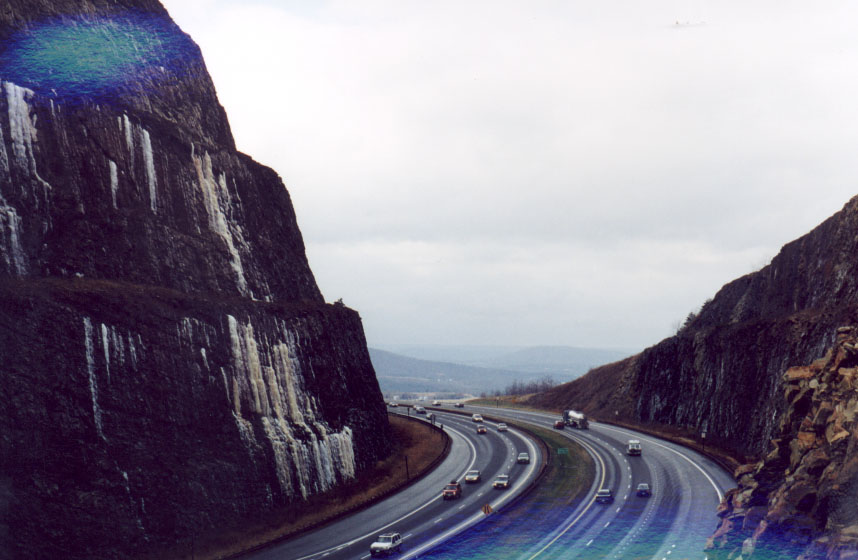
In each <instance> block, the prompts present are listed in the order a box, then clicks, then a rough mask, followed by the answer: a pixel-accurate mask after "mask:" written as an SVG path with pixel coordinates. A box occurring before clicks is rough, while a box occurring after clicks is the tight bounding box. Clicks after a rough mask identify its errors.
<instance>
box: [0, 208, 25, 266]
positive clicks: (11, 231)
mask: <svg viewBox="0 0 858 560" xmlns="http://www.w3.org/2000/svg"><path fill="white" fill-rule="evenodd" d="M0 250H2V253H3V261H4V262H5V263H6V270H7V271H8V273H9V274H10V275H18V276H23V275H25V274H27V254H26V253H25V252H24V249H23V248H22V247H21V217H20V216H18V212H17V211H16V210H15V208H13V207H12V206H9V205H7V204H6V201H5V200H4V199H3V197H2V196H0Z"/></svg>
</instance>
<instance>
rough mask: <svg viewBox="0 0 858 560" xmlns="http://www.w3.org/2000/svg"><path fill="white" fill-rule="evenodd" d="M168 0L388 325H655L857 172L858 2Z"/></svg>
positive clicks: (355, 286) (766, 255)
mask: <svg viewBox="0 0 858 560" xmlns="http://www.w3.org/2000/svg"><path fill="white" fill-rule="evenodd" d="M165 4H166V6H167V7H168V9H169V10H170V11H171V13H172V14H173V15H174V17H175V18H176V19H177V21H178V22H179V24H180V25H182V27H183V28H184V29H185V30H186V31H188V32H189V33H191V35H192V36H193V37H194V38H195V40H197V42H198V43H200V45H201V47H202V49H203V53H204V55H205V57H206V61H207V63H208V65H209V69H210V71H211V73H212V75H213V78H214V80H215V83H216V86H217V88H218V92H219V95H220V98H221V101H222V103H223V104H224V105H225V107H226V109H227V112H228V114H229V116H230V121H231V123H232V126H233V130H234V132H235V134H236V138H237V142H238V144H239V147H240V149H242V150H243V151H246V152H247V153H249V154H251V155H252V156H253V157H255V158H256V159H258V160H260V161H262V162H263V163H265V164H267V165H270V166H272V167H273V168H274V169H276V170H277V171H278V172H279V173H280V174H281V175H282V176H283V177H284V178H285V180H286V183H287V186H288V187H289V189H290V193H291V195H292V198H293V201H294V202H295V206H296V210H297V213H298V218H299V225H300V226H301V229H302V231H303V233H304V236H305V242H306V244H307V248H308V255H309V258H310V263H311V266H312V267H313V270H314V272H315V274H316V277H317V280H318V281H319V284H320V286H321V288H322V290H323V292H324V293H325V294H326V295H327V297H328V298H329V299H336V298H338V297H343V298H344V299H345V301H346V303H347V304H349V305H351V306H353V307H355V308H356V309H358V310H359V311H360V312H361V315H362V316H363V318H364V324H365V327H366V329H367V333H368V337H369V340H370V343H373V342H376V343H379V344H380V343H405V342H426V343H457V342H461V343H467V344H491V343H498V344H573V345H580V346H585V345H586V346H603V347H611V346H613V347H635V346H639V347H642V346H644V345H647V344H651V343H654V342H656V341H657V340H659V339H660V338H661V337H663V336H666V335H668V334H670V328H671V325H672V324H673V323H675V322H676V321H679V320H681V319H682V318H684V316H685V315H686V314H687V313H688V311H691V310H692V309H695V308H696V307H699V305H700V304H701V303H702V302H703V300H705V299H706V298H707V297H710V296H711V295H713V294H714V292H715V291H716V290H717V289H718V288H719V287H720V286H721V285H722V284H723V283H725V282H727V281H729V280H731V279H733V278H735V277H737V276H739V275H742V274H745V273H747V272H750V271H751V270H753V269H754V268H758V267H759V266H761V265H763V264H765V262H767V260H768V259H770V258H771V257H772V256H774V254H775V253H776V252H777V251H778V249H779V248H780V246H781V245H783V244H784V243H786V242H788V241H790V240H792V239H794V238H795V237H798V236H799V235H802V234H804V233H806V232H807V231H809V230H810V229H811V228H812V227H814V226H815V225H816V224H817V223H819V222H821V221H822V220H823V219H825V218H826V217H828V216H829V215H830V214H832V213H833V212H835V211H836V210H838V209H839V208H840V207H841V206H842V205H843V204H844V203H845V202H846V200H848V198H850V197H851V196H852V194H853V193H854V191H855V188H854V185H855V184H856V178H858V164H856V159H855V158H854V156H853V155H852V153H851V151H852V147H853V146H854V145H856V142H855V141H856V135H858V126H856V120H858V119H856V117H858V109H856V107H858V106H856V104H855V103H854V99H856V98H858V66H856V65H855V64H854V61H855V60H856V55H858V39H856V38H855V37H854V33H853V32H852V30H851V29H850V28H849V25H850V22H852V21H854V20H855V16H856V15H858V14H856V12H858V8H853V7H852V6H851V5H850V4H849V3H847V2H836V3H828V4H826V5H825V6H818V5H814V6H813V7H812V9H811V8H805V4H802V3H797V2H792V3H790V2H787V3H783V2H777V3H775V2H763V3H754V5H753V6H748V5H747V4H746V3H739V2H726V3H723V2H722V3H717V4H716V3H710V2H704V1H699V2H682V3H678V2H670V1H667V0H664V1H658V2H650V3H639V2H601V3H595V4H594V3H589V2H540V3H538V6H534V5H533V3H524V2H468V3H461V2H432V3H425V2H407V1H396V2H392V1H391V2H382V1H378V2H361V3H359V4H358V3H354V2H345V1H341V2H325V3H318V4H314V5H313V7H312V8H309V9H308V8H307V7H306V3H299V2H285V3H283V2H273V1H268V2H264V1H256V2H247V1H242V2H238V1H237V0H235V1H228V0H193V1H192V2H190V3H189V2H186V1H185V0H181V1H180V0H167V1H166V2H165ZM302 4H303V5H302ZM677 22H679V25H677ZM224 37H229V38H230V40H229V41H224V40H223V39H224Z"/></svg>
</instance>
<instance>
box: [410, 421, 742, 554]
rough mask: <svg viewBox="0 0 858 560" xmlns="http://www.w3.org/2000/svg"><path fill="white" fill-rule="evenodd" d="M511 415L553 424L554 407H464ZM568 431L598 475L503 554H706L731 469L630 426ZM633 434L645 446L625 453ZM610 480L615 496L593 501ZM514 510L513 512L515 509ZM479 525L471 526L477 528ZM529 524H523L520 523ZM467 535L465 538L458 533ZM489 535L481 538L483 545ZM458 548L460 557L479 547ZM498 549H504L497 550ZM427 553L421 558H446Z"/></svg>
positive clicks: (483, 548) (592, 426) (487, 545)
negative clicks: (646, 491)
mask: <svg viewBox="0 0 858 560" xmlns="http://www.w3.org/2000/svg"><path fill="white" fill-rule="evenodd" d="M466 410H467V411H469V412H480V413H482V414H485V415H491V416H493V417H501V418H508V419H510V420H511V421H516V422H522V423H524V422H527V423H531V424H533V425H537V426H541V427H545V428H550V427H551V426H552V425H553V422H554V420H556V419H557V418H558V416H556V415H552V414H547V413H536V412H523V411H515V410H509V409H496V408H491V407H473V406H468V407H467V408H466ZM561 433H563V434H564V436H565V437H568V438H570V439H572V440H574V441H577V442H578V443H580V444H581V445H582V446H584V448H585V449H586V450H587V451H588V453H590V455H591V456H592V457H593V459H594V461H595V463H596V480H595V481H594V482H593V484H592V485H591V488H590V492H589V493H588V495H587V497H586V498H585V499H584V500H582V501H581V502H579V503H578V504H575V505H573V506H572V507H571V508H559V507H558V508H557V512H556V516H554V517H553V518H552V520H551V521H550V522H548V523H546V522H545V521H543V522H542V523H541V525H540V529H541V530H542V531H541V535H540V536H539V537H537V538H534V537H532V535H533V532H532V530H531V529H528V534H529V535H531V540H532V541H533V542H532V543H530V545H529V546H528V547H526V548H525V550H524V551H523V552H522V551H520V552H517V553H516V554H515V555H510V554H509V551H506V553H505V554H503V555H502V556H495V557H498V558H500V557H503V558H518V559H520V560H536V559H540V560H553V559H564V560H566V559H575V558H581V559H595V558H600V559H601V558H616V559H650V558H651V559H654V560H661V559H666V560H667V559H676V558H683V559H684V558H693V559H705V558H706V555H705V554H704V552H703V547H704V546H705V543H706V538H707V537H708V536H709V535H711V534H712V532H713V531H714V529H715V527H716V525H717V521H718V520H717V518H716V516H715V509H716V507H717V505H718V503H719V501H720V499H721V496H722V495H723V493H724V492H725V491H726V489H728V488H731V487H733V486H735V482H734V481H733V479H732V477H731V476H730V474H729V473H727V472H726V471H724V470H723V469H722V468H721V467H720V466H718V465H717V464H715V463H714V462H712V461H711V460H709V459H708V458H706V457H704V456H702V455H700V454H699V453H696V452H694V451H692V450H689V449H687V448H684V447H682V446H679V445H676V444H673V443H670V442H667V441H664V440H661V439H658V438H655V437H652V436H648V435H645V434H641V433H638V432H634V431H632V430H628V429H625V428H617V427H614V426H610V425H606V424H595V423H591V424H590V429H589V430H574V429H571V428H566V429H565V430H564V431H563V432H561ZM629 439H639V440H640V441H641V443H642V447H643V453H642V455H641V456H639V457H633V456H628V455H626V446H627V442H628V440H629ZM641 482H646V483H648V484H649V485H650V486H651V487H652V489H653V495H652V496H651V497H649V498H641V497H638V496H636V494H635V491H634V490H635V488H636V487H637V485H638V483H641ZM600 487H601V488H610V489H611V490H613V492H614V496H615V499H614V503H612V504H610V505H605V504H597V503H595V502H594V496H595V492H596V490H598V489H599V488H600ZM515 514H516V511H511V512H509V513H508V515H515ZM478 530H479V527H477V528H475V529H472V531H478ZM523 531H524V529H523ZM461 540H462V541H463V542H465V541H467V539H465V538H463V539H461ZM490 546H491V543H482V544H481V550H480V551H479V552H481V553H485V552H488V551H489V549H490ZM477 552H478V551H476V550H473V551H469V550H462V549H460V550H456V557H458V558H467V557H469V556H472V555H479V554H477ZM497 552H498V553H500V552H502V551H497ZM447 557H448V555H444V554H440V553H439V554H435V555H433V554H431V553H430V554H429V555H425V556H423V558H439V559H440V558H447Z"/></svg>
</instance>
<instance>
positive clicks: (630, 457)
mask: <svg viewBox="0 0 858 560" xmlns="http://www.w3.org/2000/svg"><path fill="white" fill-rule="evenodd" d="M389 411H390V412H391V413H403V414H405V413H407V414H411V413H415V412H416V413H415V414H413V415H414V416H416V417H418V418H422V419H425V421H430V422H435V423H436V424H439V425H443V427H444V430H445V431H446V432H447V434H448V435H449V436H450V438H451V448H450V453H449V455H448V456H447V458H446V459H445V460H444V461H443V462H442V463H441V465H440V466H439V467H437V468H436V469H435V470H434V471H432V472H431V473H429V474H428V475H426V476H425V477H424V478H422V479H421V480H419V481H418V482H416V483H414V484H413V485H411V486H409V487H407V488H406V489H405V490H403V491H401V492H399V493H397V494H395V495H393V496H391V497H389V498H387V499H384V500H382V501H381V502H379V503H376V504H375V505H373V506H371V507H369V508H367V509H365V510H363V511H360V512H358V513H356V514H354V515H351V516H348V517H347V518H344V519H341V520H339V521H336V522H334V523H331V524H329V525H326V526H324V527H322V528H320V529H317V530H315V531H312V532H309V533H306V534H304V535H302V536H299V537H297V538H294V539H291V540H289V541H287V542H284V543H282V544H279V545H275V546H272V547H270V548H267V549H265V550H262V551H258V552H255V553H252V554H250V555H247V556H245V557H246V558H254V559H263V558H265V559H274V558H277V559H288V560H317V559H322V558H325V559H326V560H327V559H346V558H348V559H357V558H360V559H361V560H365V559H367V558H371V557H382V556H385V557H393V558H399V559H402V560H408V559H411V558H417V557H419V558H421V559H425V558H433V559H438V560H446V559H448V558H449V559H451V560H452V559H454V558H466V557H469V556H472V555H473V556H475V557H479V556H481V555H483V554H491V555H492V557H498V558H500V557H502V558H520V559H521V560H535V559H537V558H539V559H545V560H549V559H572V558H586V559H590V558H617V559H622V558H653V559H656V560H658V559H662V558H665V559H670V558H699V559H705V558H706V556H705V554H704V552H703V547H704V545H705V543H706V539H707V537H708V536H709V535H710V534H711V533H712V531H713V529H714V527H715V524H716V522H717V518H716V517H715V508H716V507H717V505H718V503H719V502H720V500H721V497H722V496H723V493H724V492H725V491H726V489H728V488H731V487H732V486H734V484H735V483H734V481H733V479H732V477H731V476H730V474H729V473H727V472H726V471H724V470H723V469H722V468H721V467H720V466H718V465H717V464H715V463H714V462H712V461H711V460H709V459H708V458H707V457H705V456H703V455H700V454H698V453H696V452H694V451H692V450H689V449H687V448H684V447H682V446H679V445H677V444H673V443H670V442H667V441H664V440H661V439H658V438H655V437H651V436H647V435H645V434H641V433H638V432H634V431H632V430H629V429H626V428H619V427H615V426H610V425H606V424H599V423H593V422H589V423H588V422H587V420H586V418H583V415H582V417H575V416H572V415H569V416H566V417H564V418H561V420H562V421H561V422H558V416H557V415H556V414H550V413H541V412H530V411H518V410H510V409H497V408H491V407H476V406H472V405H467V406H465V407H463V408H459V409H456V410H449V409H447V408H445V407H443V406H436V407H431V408H430V409H429V410H426V409H424V410H422V411H416V410H411V411H409V410H408V409H407V408H406V407H403V406H401V405H400V406H399V407H397V408H393V407H391V408H390V409H389ZM567 412H574V411H567ZM576 414H578V413H576ZM517 426H521V427H522V428H527V427H528V426H535V427H540V428H547V429H551V428H554V429H557V433H558V434H559V435H561V436H562V437H564V438H567V439H569V440H572V441H574V442H576V443H577V444H579V445H581V446H582V447H583V448H584V449H585V450H586V452H587V454H588V455H589V456H590V457H591V459H592V460H593V462H594V464H595V478H594V480H593V481H592V483H591V485H590V488H589V490H588V491H587V493H586V496H585V498H584V499H582V500H579V501H578V502H577V503H574V504H572V505H571V507H570V506H568V505H561V504H562V503H563V500H562V498H563V497H558V505H557V507H555V508H551V509H550V512H549V514H545V513H543V514H541V517H540V518H539V523H538V524H534V523H528V519H527V517H528V513H527V512H528V510H527V505H526V502H527V499H526V498H525V499H524V500H521V501H520V503H517V504H512V502H513V499H514V498H515V497H516V496H518V495H519V494H521V493H522V492H523V491H524V490H525V489H527V488H528V487H529V485H531V484H532V483H533V481H534V479H535V478H536V475H537V473H538V471H539V467H540V466H541V464H542V462H543V459H544V457H543V455H542V454H543V451H542V449H543V448H542V447H541V446H540V445H538V444H537V443H536V442H534V441H533V439H532V436H529V435H527V434H526V433H524V431H522V430H521V429H519V428H517ZM498 510H501V512H500V514H501V515H504V516H516V515H518V516H521V517H522V518H523V519H522V521H523V523H522V524H521V529H520V530H521V538H519V539H517V540H516V542H517V543H519V545H518V546H516V547H512V548H510V547H504V548H503V549H502V550H493V549H492V547H493V546H497V545H496V544H495V542H494V541H495V539H490V538H488V539H487V538H473V536H474V535H479V534H480V533H481V531H487V530H489V527H490V526H491V522H489V521H487V520H488V519H489V517H490V516H489V514H490V513H494V512H497V511H498ZM534 525H536V526H534ZM514 530H515V529H513V531H514ZM504 531H505V532H509V531H510V529H509V528H506V529H504ZM505 537H509V535H505ZM498 554H501V556H498Z"/></svg>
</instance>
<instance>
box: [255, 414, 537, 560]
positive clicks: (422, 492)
mask: <svg viewBox="0 0 858 560" xmlns="http://www.w3.org/2000/svg"><path fill="white" fill-rule="evenodd" d="M436 418H437V420H436V421H437V422H440V423H442V424H443V425H444V429H445V431H446V432H447V433H448V435H450V437H451V448H450V453H449V455H448V456H447V458H446V459H445V460H444V461H443V462H442V463H441V465H439V466H438V467H437V468H436V469H435V470H434V471H432V472H431V473H429V474H427V475H426V476H425V477H424V478H423V479H421V480H419V481H418V482H416V483H414V484H412V485H411V486H409V487H408V488H406V489H404V490H402V491H401V492H398V493H396V494H395V495H393V496H390V497H388V498H386V499H384V500H383V501H381V502H379V503H377V504H374V505H373V506H370V507H369V508H367V509H365V510H362V511H360V512H358V513H355V514H353V515H350V516H348V517H347V518H344V519H341V520H339V521H336V522H334V523H331V524H330V525H327V526H325V527H322V528H320V529H317V530H315V531H311V532H308V533H305V534H303V535H301V536H299V537H297V538H295V539H290V540H289V541H286V542H283V543H279V544H275V545H272V546H271V547H269V548H266V549H264V550H260V551H256V552H253V553H249V554H247V555H245V556H243V558H252V559H269V560H271V559H282V560H317V559H321V558H325V560H346V559H349V560H354V559H356V558H368V557H369V545H370V544H371V543H372V542H373V541H374V540H375V537H376V536H377V535H378V534H379V533H382V532H388V531H395V532H399V533H401V534H402V535H403V554H402V555H400V558H409V557H413V556H415V555H416V554H418V553H420V552H422V551H424V550H426V549H428V548H431V546H434V545H435V544H436V543H437V542H441V541H442V540H444V539H445V538H449V537H450V536H452V535H454V534H456V533H458V532H460V531H462V530H464V529H466V528H468V527H470V526H473V525H474V524H476V523H478V522H479V521H480V520H481V519H482V516H483V514H482V511H481V508H482V507H483V506H484V505H486V504H489V505H491V506H492V508H493V509H497V508H498V507H500V506H501V505H502V504H503V503H505V502H506V501H508V500H509V499H511V498H512V497H513V496H514V495H515V494H517V493H519V492H520V491H521V490H522V489H523V488H524V487H525V486H526V485H527V483H528V481H529V480H530V479H532V478H533V477H534V476H535V474H536V472H537V468H536V466H537V465H538V464H539V461H540V456H539V451H538V447H537V446H535V445H534V444H533V443H532V442H531V441H530V440H529V438H527V437H526V436H524V435H523V434H521V433H520V432H518V431H517V430H515V429H510V430H509V431H507V432H498V431H497V426H496V425H495V424H494V423H490V422H486V423H485V424H486V426H487V428H488V433H486V434H484V435H478V434H477V433H476V426H475V423H473V422H471V420H470V418H469V417H468V418H466V417H463V416H460V415H455V414H444V413H437V414H436ZM521 451H527V452H528V453H530V455H531V458H532V461H531V463H530V464H529V465H519V464H517V463H515V457H516V456H517V455H518V453H519V452H521ZM471 469H479V470H480V471H482V474H483V479H482V481H481V482H479V483H476V484H465V483H464V480H463V479H464V475H465V473H466V472H467V471H468V470H471ZM501 473H503V474H510V476H511V480H512V488H511V489H510V490H507V491H496V490H494V489H492V487H491V483H492V481H493V480H494V477H495V476H496V475H497V474H501ZM450 480H458V481H461V482H462V484H463V496H462V498H461V499H459V500H452V501H444V500H443V499H442V498H441V489H442V488H443V486H444V484H446V483H447V482H449V481H450Z"/></svg>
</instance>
